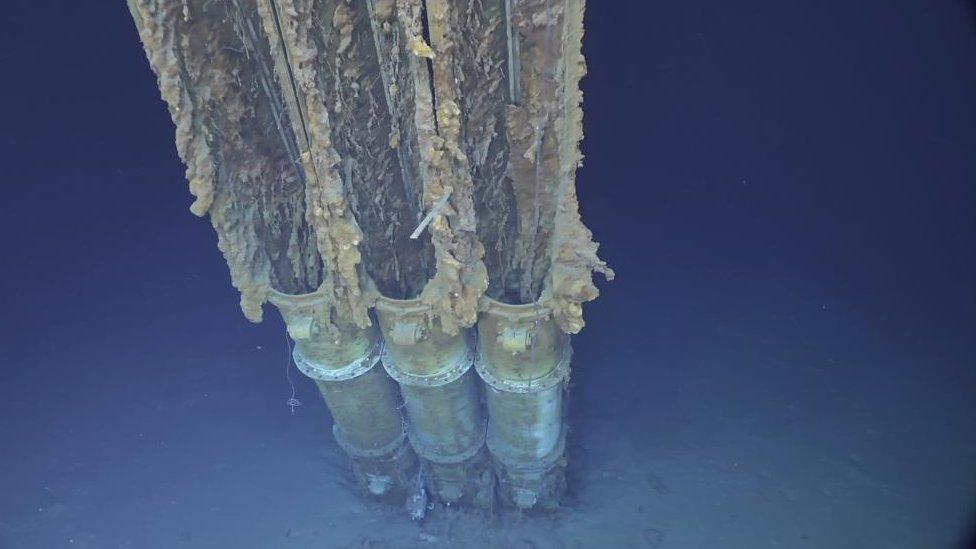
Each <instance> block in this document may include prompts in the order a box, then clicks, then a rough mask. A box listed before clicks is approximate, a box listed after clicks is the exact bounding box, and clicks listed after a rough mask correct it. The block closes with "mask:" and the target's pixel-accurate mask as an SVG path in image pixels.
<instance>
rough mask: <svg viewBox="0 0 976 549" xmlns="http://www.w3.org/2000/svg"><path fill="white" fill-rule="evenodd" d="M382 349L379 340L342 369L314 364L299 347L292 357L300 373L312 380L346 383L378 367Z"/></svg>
mask: <svg viewBox="0 0 976 549" xmlns="http://www.w3.org/2000/svg"><path fill="white" fill-rule="evenodd" d="M381 347H382V346H381V345H380V342H379V340H377V341H376V343H374V344H373V346H372V347H371V348H370V349H369V351H368V352H367V353H366V354H365V355H363V356H361V357H359V358H357V359H356V360H354V361H352V362H350V363H349V364H346V365H345V366H342V367H341V368H330V367H328V366H325V365H322V364H317V363H315V362H312V361H311V360H309V359H308V358H306V357H305V355H304V354H303V353H302V351H301V350H300V349H299V348H298V347H295V350H294V351H292V353H291V356H292V358H293V359H294V360H295V366H297V367H298V369H299V371H301V372H302V373H303V374H305V375H306V376H308V377H310V378H312V379H315V380H318V381H324V382H332V381H345V380H347V379H352V378H355V377H359V376H361V375H363V374H365V373H366V372H368V371H369V370H370V369H372V367H373V366H376V363H377V362H379V361H380V354H381Z"/></svg>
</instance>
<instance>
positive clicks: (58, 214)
mask: <svg viewBox="0 0 976 549" xmlns="http://www.w3.org/2000/svg"><path fill="white" fill-rule="evenodd" d="M3 12H4V16H3V18H4V20H5V24H4V32H3V33H2V36H0V74H2V75H3V84H2V86H0V97H2V103H0V105H2V109H3V113H4V114H3V118H2V120H0V177H2V180H3V186H2V195H0V200H2V204H3V213H2V216H0V235H2V239H3V247H2V253H0V258H2V263H3V267H2V270H0V281H2V288H3V291H2V294H0V303H3V307H2V309H0V311H2V314H0V328H2V329H0V399H2V400H3V402H4V407H3V410H2V413H3V414H4V418H5V420H7V425H6V426H5V427H4V429H3V430H2V431H0V432H2V433H3V434H4V436H12V437H14V439H15V440H17V441H18V442H17V444H20V443H22V442H23V440H24V437H27V436H28V434H27V431H28V430H29V429H35V428H48V427H49V428H51V429H64V428H69V427H70V426H71V423H70V422H69V421H68V420H65V419H61V418H63V417H64V416H65V414H67V415H68V416H71V417H74V418H80V419H77V421H100V419H99V418H102V414H108V413H115V412H119V413H122V412H123V411H126V410H131V409H132V407H134V406H139V405H140V403H143V402H145V401H147V400H148V401H151V400H152V398H153V395H154V394H155V393H154V392H153V391H154V390H157V389H154V387H158V385H157V384H163V385H166V384H168V383H177V381H173V380H180V379H185V378H186V377H187V376H189V375H196V374H193V373H191V372H189V370H190V369H191V368H193V369H201V370H203V371H205V372H209V374H213V375H219V372H220V371H223V370H225V369H226V368H227V367H228V366H227V364H226V358H227V357H240V356H248V357H250V359H249V360H250V362H249V361H248V360H245V359H241V361H240V362H239V363H238V366H235V367H239V368H241V369H245V370H247V371H249V372H251V373H250V374H249V377H247V376H246V377H243V378H241V381H240V383H251V384H255V385H256V386H267V387H269V388H268V389H267V391H268V392H269V398H268V399H267V400H266V401H260V402H258V403H248V404H247V405H248V406H253V405H258V406H263V407H266V408H267V409H268V410H275V413H280V412H281V409H282V402H283V400H284V398H286V397H287V394H285V389H284V388H282V384H283V381H282V380H281V377H282V376H281V374H282V371H281V368H282V362H283V356H284V352H285V351H284V348H283V343H282V335H281V331H282V328H281V325H280V321H279V320H278V318H277V315H276V314H275V313H274V312H273V311H270V310H269V311H268V314H267V315H266V318H267V321H266V322H265V323H263V324H261V325H251V324H250V323H248V322H247V321H246V320H244V318H243V317H242V315H241V314H240V311H239V309H238V297H237V294H236V291H235V290H233V288H232V287H231V286H230V282H229V276H228V274H227V269H226V266H225V264H224V263H223V260H222V258H221V256H220V255H219V253H218V251H217V248H216V239H215V236H214V234H213V231H212V229H211V228H210V226H209V223H208V222H207V221H205V220H200V219H197V218H195V217H193V216H192V215H191V214H190V213H189V211H188V206H189V203H190V196H189V194H188V192H187V184H186V182H185V180H184V179H183V167H182V165H181V164H180V162H179V160H178V158H177V156H176V151H175V146H174V143H173V137H174V134H173V126H172V123H171V122H170V119H169V115H168V113H167V111H166V109H165V107H164V105H163V103H162V102H161V101H160V99H159V92H158V90H157V89H156V82H155V78H154V76H153V75H152V73H151V72H150V70H149V67H148V64H147V62H146V59H145V55H144V52H143V50H142V47H141V45H140V44H139V42H138V37H137V34H136V32H135V29H134V25H133V24H132V21H131V19H130V17H129V14H128V11H127V10H126V9H125V8H124V6H123V5H122V4H121V3H119V2H107V1H98V2H42V1H34V0H31V1H26V0H14V1H12V2H9V1H8V2H7V3H6V4H5V7H4V8H3ZM585 53H586V55H587V58H588V65H589V75H588V77H587V78H586V79H585V81H584V92H585V116H586V119H585V128H586V139H585V142H584V152H585V154H586V161H585V166H584V168H583V169H582V170H581V171H580V173H579V178H578V188H579V194H580V199H581V203H582V209H583V214H584V220H585V221H586V222H587V224H588V225H589V226H590V228H591V229H592V230H593V232H594V234H595V237H596V239H597V240H598V241H600V242H601V243H602V246H601V249H600V250H601V255H602V257H603V258H604V259H606V260H607V262H608V263H609V264H610V265H611V266H612V267H613V268H614V269H615V270H616V272H617V280H616V281H614V282H612V283H609V284H603V283H601V287H602V289H603V291H604V296H602V297H601V298H600V299H599V300H598V301H596V302H594V303H593V304H590V305H589V306H587V308H586V313H587V320H588V322H589V324H588V327H587V328H586V329H585V330H584V332H583V333H582V335H581V336H580V337H578V338H577V339H576V348H577V359H576V363H577V368H576V371H577V374H576V378H575V379H576V384H577V385H576V387H577V389H576V390H577V391H578V393H577V394H578V400H577V401H576V402H579V403H580V407H581V408H585V407H586V406H587V405H588V403H591V404H592V403H595V402H598V401H600V400H601V399H604V398H605V397H606V396H607V395H613V398H614V399H618V398H619V399H620V400H623V401H630V402H639V401H640V400H641V399H642V398H643V396H644V395H643V394H642V393H641V392H640V391H641V390H642V388H646V387H648V386H651V385H653V386H654V387H663V389H662V391H663V392H665V393H666V392H667V388H668V384H669V379H670V378H669V376H670V375H671V374H670V373H669V372H671V371H673V370H674V369H675V368H679V369H680V368H682V367H683V365H684V364H685V363H686V361H687V360H689V359H688V357H693V356H695V355H696V353H705V352H714V353H717V354H722V353H725V352H726V351H728V352H732V351H729V350H730V349H732V350H734V349H740V350H741V349H745V348H748V349H751V351H750V352H760V351H761V349H762V347H763V346H764V345H766V346H769V347H770V348H772V347H776V346H782V347H789V348H791V349H793V350H797V349H799V350H800V351H802V352H808V353H810V354H811V355H817V354H818V353H824V354H827V353H829V352H832V351H833V350H836V349H838V348H843V349H845V350H846V352H848V353H849V356H857V357H862V358H863V359H864V360H861V361H858V362H857V363H858V365H857V366H856V368H853V369H852V370H845V371H843V372H839V373H838V381H837V383H838V384H851V385H852V386H854V387H857V390H856V391H854V392H852V394H853V395H855V396H854V397H852V398H857V396H856V395H857V394H858V393H857V391H860V390H861V389H862V388H863V389H864V390H869V389H868V388H871V387H874V388H876V387H879V386H880V387H882V388H883V387H887V386H889V385H891V386H897V387H899V389H897V390H893V391H892V393H891V398H890V399H885V403H884V406H891V407H897V408H904V407H909V408H911V407H915V406H919V409H920V412H919V413H923V414H924V413H925V410H926V409H927V408H926V407H925V406H926V404H924V402H928V403H931V402H938V401H939V399H940V395H941V394H942V391H943V389H944V388H947V387H955V388H958V387H960V386H962V387H966V388H968V389H973V388H974V387H976V384H974V374H973V366H974V348H976V344H974V341H973V337H974V333H976V284H974V276H973V269H974V266H976V245H974V244H976V238H974V237H976V26H974V12H973V10H972V9H971V7H970V6H969V5H967V4H965V3H963V2H956V1H950V0H938V1H936V0H932V1H924V2H920V1H910V0H895V1H882V0H862V1H845V2H801V1H784V0H753V1H743V2H729V1H723V0H693V1H692V0H680V1H678V0H667V1H663V0H662V1H657V0H654V1H650V0H648V1H640V2H637V1H632V2H631V1H612V2H611V1H607V0H590V2H589V6H588V11H587V20H586V38H585ZM259 346H260V347H261V349H262V351H261V353H259V354H257V355H247V354H246V352H249V351H253V350H254V349H256V348H257V347H259ZM607 349H613V351H612V353H611V354H610V355H609V356H608V355H607V353H608V351H606V350H607ZM892 358H897V359H898V360H889V359H892ZM222 360H223V361H224V362H223V363H221V361H222ZM148 363H152V364H154V366H152V378H147V377H145V376H143V375H140V374H143V373H145V371H146V370H145V368H146V367H147V366H146V364H148ZM731 367H732V366H729V368H731ZM608 372H610V374H609V375H608V374H607V373H608ZM712 373H713V374H714V375H715V376H718V377H721V376H722V375H734V373H730V372H728V371H725V372H723V371H722V368H721V367H719V368H718V369H717V370H715V371H714V372H712ZM200 375H203V374H200ZM710 375H711V374H710ZM769 375H771V376H789V375H790V373H789V371H788V370H778V371H772V372H769ZM845 376H850V377H845ZM605 378H613V379H605ZM598 379H602V381H597V380H598ZM635 379H636V380H637V381H638V382H637V383H635V382H634V380H635ZM893 379H897V380H898V382H897V383H896V382H894V381H892V380H893ZM853 380H858V381H857V382H855V381H853ZM756 381H757V382H758V381H759V380H756ZM303 383H305V382H304V381H303ZM862 383H863V384H862ZM302 387H304V388H305V390H306V400H310V399H311V398H312V396H311V394H310V393H309V392H310V391H311V389H310V385H307V384H306V385H302ZM903 387H909V388H911V389H912V390H911V391H910V390H908V389H902V388H903ZM214 390H215V391H219V389H214ZM913 391H914V392H913ZM272 392H273V393H274V394H270V393H272ZM663 398H664V400H665V401H667V398H668V397H663ZM899 399H901V400H899ZM920 403H922V404H920ZM638 406H639V405H638ZM638 409H640V408H639V407H638ZM969 410H970V409H969V408H960V409H959V411H958V413H960V414H965V413H969ZM942 412H944V410H943V411H942ZM269 413H270V412H269ZM940 413H941V412H940ZM948 413H949V414H950V415H951V413H953V412H952V411H951V410H950V411H949V412H948ZM282 421H284V418H283V419H282ZM38 426H40V427H38ZM45 426H48V427H45ZM3 445H4V447H5V449H4V450H3V451H4V452H5V453H6V452H9V451H10V448H11V446H9V445H8V444H7V443H6V442H4V443H3ZM21 447H25V448H26V447H29V445H26V446H21ZM8 458H9V459H14V460H28V459H32V458H29V457H22V458H21V457H11V455H8ZM0 493H3V488H2V487H0ZM0 497H2V496H0Z"/></svg>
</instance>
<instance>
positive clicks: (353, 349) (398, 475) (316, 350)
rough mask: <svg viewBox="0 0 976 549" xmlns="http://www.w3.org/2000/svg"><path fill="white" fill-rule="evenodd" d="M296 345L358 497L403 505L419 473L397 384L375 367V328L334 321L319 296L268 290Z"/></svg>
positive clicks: (297, 361)
mask: <svg viewBox="0 0 976 549" xmlns="http://www.w3.org/2000/svg"><path fill="white" fill-rule="evenodd" d="M269 300H270V301H271V302H272V303H273V304H274V305H275V306H277V307H278V309H279V310H280V311H281V314H282V316H283V317H284V319H285V323H286V325H287V327H288V334H289V335H290V336H291V338H292V339H293V340H294V342H295V349H294V351H293V352H292V357H293V359H294V360H295V365H296V366H297V367H298V369H299V370H300V371H301V372H302V373H303V374H305V375H306V376H308V377H310V378H312V380H314V381H315V384H316V386H317V387H318V389H319V392H320V393H321V394H322V397H323V398H324V399H325V403H326V405H327V406H328V408H329V411H331V412H332V418H333V420H334V424H333V428H332V431H333V434H334V436H335V438H336V441H337V442H338V443H339V446H341V447H342V449H343V450H345V451H346V453H348V454H349V456H350V457H351V459H352V464H353V472H354V473H355V476H356V480H357V482H358V484H359V486H360V487H361V488H362V490H363V492H364V493H365V494H366V495H367V496H369V497H372V498H375V499H379V500H382V501H387V502H390V503H396V504H400V503H403V502H404V501H405V499H406V497H407V494H408V492H409V490H410V489H411V487H412V486H413V483H414V479H415V478H416V476H417V467H418V464H417V458H416V455H415V454H414V452H413V450H412V449H411V448H410V445H409V444H407V437H406V429H405V427H404V426H405V422H404V419H403V416H402V414H401V413H400V410H399V406H398V403H399V395H398V394H397V387H396V384H395V383H394V382H393V380H392V379H390V377H389V376H388V375H387V374H386V372H385V371H384V370H383V368H381V367H380V366H378V364H379V362H380V354H381V350H382V343H381V340H380V338H379V334H378V332H377V330H376V329H375V328H374V327H369V328H365V329H363V328H359V327H358V326H355V325H353V324H350V323H340V322H333V321H332V318H331V315H330V307H329V305H328V302H327V301H326V299H325V298H324V297H323V296H321V295H319V294H316V293H312V294H304V295H285V294H280V293H277V292H275V293H273V294H272V295H271V296H270V298H269Z"/></svg>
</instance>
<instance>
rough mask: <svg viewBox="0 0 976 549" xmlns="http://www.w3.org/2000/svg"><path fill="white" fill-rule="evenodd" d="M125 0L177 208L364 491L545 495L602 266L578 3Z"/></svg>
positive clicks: (408, 498)
mask: <svg viewBox="0 0 976 549" xmlns="http://www.w3.org/2000/svg"><path fill="white" fill-rule="evenodd" d="M128 5H129V9H130V11H131V13H132V16H133V19H134V20H135V24H136V27H137V28H138V31H139V35H140V38H141V40H142V42H143V45H144V47H145V51H146V55H147V57H148V59H149V64H150V66H151V67H152V70H153V71H154V72H155V73H156V76H157V78H158V83H159V88H160V91H161V94H162V98H163V99H164V101H165V102H166V103H167V105H168V107H169V112H170V114H171V116H172V119H173V122H174V123H175V125H176V145H177V150H178V152H179V155H180V157H181V158H182V160H183V162H184V163H185V165H186V178H187V179H188V181H189V186H190V192H191V193H192V194H193V196H194V198H195V200H194V202H193V204H192V205H191V207H190V210H191V211H192V212H193V213H194V214H196V215H198V216H207V215H209V217H210V221H211V222H212V224H213V227H214V229H215V230H216V233H217V237H218V247H219V248H220V251H221V252H222V253H223V255H224V258H225V259H226V261H227V264H228V266H229V268H230V275H231V281H232V283H233V285H234V286H235V287H236V288H237V289H238V290H239V291H240V294H241V307H242V309H243V312H244V315H245V316H246V317H247V318H248V319H250V320H251V321H254V322H260V321H261V320H262V315H263V306H264V304H265V303H269V304H271V305H272V306H274V307H275V308H277V310H278V311H279V312H280V314H281V316H282V318H283V319H284V322H285V324H286V327H287V331H288V334H289V337H290V338H291V340H293V342H294V351H293V358H294V362H295V364H296V365H297V367H298V369H299V370H301V372H303V373H304V374H305V375H307V376H308V377H310V378H312V379H313V380H314V381H315V383H316V385H317V386H318V388H319V390H320V392H321V393H322V396H323V397H324V399H325V401H326V404H327V406H328V408H329V410H330V411H331V414H332V417H333V420H334V422H333V428H332V430H333V434H334V436H335V438H336V440H337V442H338V444H339V445H340V446H341V447H342V448H343V449H344V450H345V451H346V452H347V453H348V454H349V456H350V459H351V463H352V468H353V472H354V475H355V477H356V479H357V481H358V484H359V486H360V487H361V489H362V491H363V493H364V494H365V495H366V496H367V497H370V498H374V499H377V500H382V501H388V502H391V503H395V504H407V505H408V507H409V506H410V504H411V502H413V504H415V505H416V503H417V501H418V500H422V501H426V499H427V498H430V499H431V500H432V501H433V502H438V503H441V504H446V505H454V504H458V505H469V506H473V507H482V508H487V507H490V506H492V505H493V504H494V502H495V500H496V499H500V500H501V502H502V503H503V504H505V505H507V506H510V507H514V508H517V509H520V510H533V509H537V510H546V509H553V508H556V507H557V506H558V505H559V500H560V497H561V495H562V494H563V491H564V489H565V464H566V458H565V448H566V440H565V439H566V406H565V402H564V397H565V395H564V393H565V391H566V387H567V383H568V378H569V372H570V356H571V348H570V334H575V333H577V332H579V331H580V329H581V328H583V324H584V323H583V318H582V308H581V306H582V303H584V302H586V301H589V300H592V299H594V298H596V297H597V295H598V291H597V288H596V286H595V285H594V284H593V281H592V278H593V272H594V271H598V272H601V273H603V274H604V275H606V276H607V277H608V278H611V277H612V276H613V273H612V271H611V270H610V269H609V268H608V267H607V266H606V265H605V264H604V263H603V262H602V261H601V260H600V259H599V258H598V257H597V255H596V252H597V244H596V243H594V242H593V239H592V236H591V234H590V231H589V230H588V229H587V228H586V227H585V226H584V225H583V223H582V222H581V220H580V216H579V208H578V203H577V197H576V189H575V175H576V170H577V167H578V166H579V165H580V162H581V158H582V157H581V154H580V149H579V143H580V141H581V139H582V110H581V100H582V95H581V91H580V88H579V82H580V79H581V78H582V77H583V74H584V72H585V65H584V62H583V57H582V53H581V41H582V35H583V11H584V1H583V0H477V1H473V0H128ZM420 505H421V506H426V503H421V504H420ZM412 512H415V513H421V514H422V513H423V512H424V510H423V509H416V508H414V509H412Z"/></svg>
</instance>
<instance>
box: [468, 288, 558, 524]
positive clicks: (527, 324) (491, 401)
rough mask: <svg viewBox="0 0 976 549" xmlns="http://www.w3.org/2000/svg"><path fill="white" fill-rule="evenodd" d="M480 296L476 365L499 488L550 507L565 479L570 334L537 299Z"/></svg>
mask: <svg viewBox="0 0 976 549" xmlns="http://www.w3.org/2000/svg"><path fill="white" fill-rule="evenodd" d="M485 304H486V305H485V310H484V311H483V312H482V313H481V315H480V316H479V318H478V341H479V345H478V350H479V352H478V357H477V360H476V362H475V367H476V368H477V371H478V374H479V375H480V376H481V378H482V380H484V382H485V386H486V388H485V397H486V398H485V400H486V402H487V404H488V435H487V445H488V449H489V450H490V451H491V455H492V458H493V460H494V463H495V472H496V474H497V475H498V479H499V488H500V489H499V493H500V495H501V498H502V501H503V502H504V503H506V504H508V505H511V506H514V507H517V508H519V509H523V510H529V509H554V508H556V507H558V506H559V500H560V498H561V497H562V495H563V493H564V492H565V487H566V481H565V467H566V460H565V458H564V454H565V448H566V442H565V437H566V432H565V431H566V429H565V424H566V422H565V417H566V408H565V402H564V393H565V386H566V382H567V380H568V379H569V369H570V368H569V365H570V356H571V353H572V348H571V347H570V344H569V336H568V335H566V334H564V333H563V332H562V331H560V330H559V328H558V327H557V326H556V324H555V322H554V321H553V319H552V314H551V311H550V310H549V309H548V308H546V307H543V306H542V305H540V304H538V303H529V304H524V305H509V304H505V303H501V302H498V301H495V300H492V299H488V298H485Z"/></svg>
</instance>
